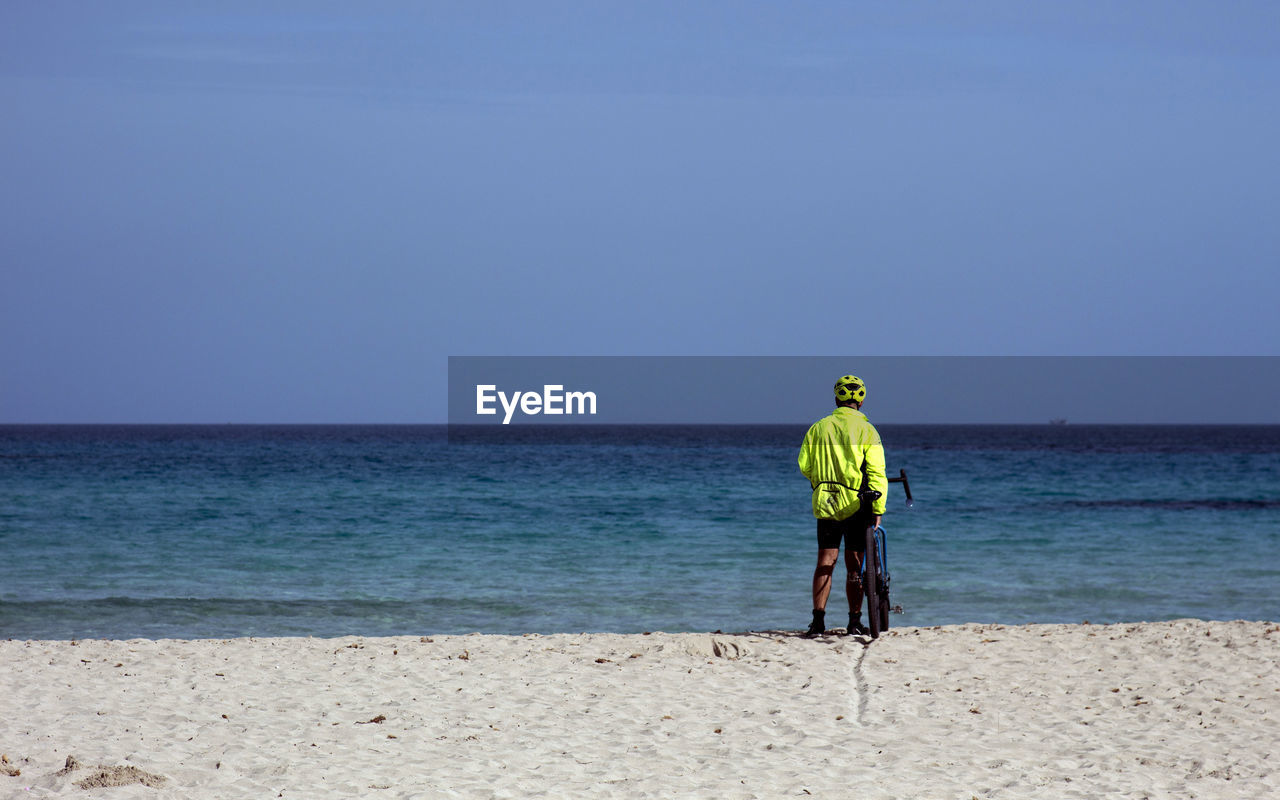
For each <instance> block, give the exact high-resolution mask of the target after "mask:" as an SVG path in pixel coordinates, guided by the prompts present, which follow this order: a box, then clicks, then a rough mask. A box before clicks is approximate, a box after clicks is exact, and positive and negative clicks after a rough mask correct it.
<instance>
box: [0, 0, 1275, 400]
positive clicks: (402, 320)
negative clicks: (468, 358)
mask: <svg viewBox="0 0 1280 800" xmlns="http://www.w3.org/2000/svg"><path fill="white" fill-rule="evenodd" d="M264 8H266V9H268V10H264ZM0 108H3V109H4V112H3V119H2V120H0V145H2V147H0V187H3V188H2V189H0V191H2V192H3V194H2V195H0V197H2V202H3V205H2V206H0V212H2V213H0V272H2V277H0V422H183V421H185V422H224V421H233V422H442V421H444V419H445V413H446V391H445V381H446V368H447V361H446V359H447V356H449V355H485V354H493V355H508V354H528V355H553V354H554V355H608V354H617V355H676V354H721V355H793V354H794V355H846V354H847V355H849V356H850V357H851V358H852V357H856V356H857V355H864V354H874V355H901V354H934V355H974V354H1008V355H1042V354H1087V355H1093V354H1131V355H1133V354H1136V355H1206V354H1208V355H1212V354H1267V355H1274V354H1277V353H1280V344H1278V343H1280V315H1277V313H1276V298H1277V296H1280V277H1278V275H1280V269H1278V268H1280V225H1277V224H1276V221H1275V216H1276V209H1277V208H1280V148H1277V147H1276V144H1275V143H1276V142H1277V141H1280V4H1277V3H1274V2H1259V3H1232V2H1212V3H1210V2H1203V3H1196V2H1189V3H1174V4H1168V3H1155V2H1150V3H1147V2H1132V3H1112V2H1082V3H1060V4H1043V3H1025V2H1009V3H990V2H966V3H951V2H944V3H885V2H879V0H877V1H876V2H865V3H864V2H834V1H827V2H796V3H778V2H761V3H752V2H742V1H740V0H734V1H733V2H695V3H687V2H675V3H657V2H636V3H613V2H606V3H596V2H586V1H585V0H584V1H583V2H577V3H557V2H511V3H493V2H483V1H480V2H456V3H440V2H422V3H408V2H405V3H396V4H385V3H333V4H326V3H320V2H305V3H297V4H285V3H266V4H263V3H257V2H253V3H250V2H238V1H233V2H226V3H218V4H198V5H196V6H191V5H187V4H178V3H171V2H155V3H139V2H112V3H95V2H78V3H63V2H40V3H6V4H3V6H0ZM852 368H854V369H856V359H853V367H852ZM868 379H869V380H870V379H871V378H870V377H869V376H868Z"/></svg>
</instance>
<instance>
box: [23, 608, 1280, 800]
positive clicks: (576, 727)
mask: <svg viewBox="0 0 1280 800" xmlns="http://www.w3.org/2000/svg"><path fill="white" fill-rule="evenodd" d="M0 663H3V665H4V669H3V674H2V675H0V752H3V754H4V756H5V758H7V761H6V762H0V766H3V767H4V768H5V769H3V770H0V797H15V798H16V797H21V798H39V797H80V798H92V797H110V798H119V800H126V799H127V798H156V799H157V800H159V799H160V798H203V797H209V798H267V797H285V798H289V797H294V798H349V797H370V798H416V797H423V798H435V797H499V798H506V797H510V798H526V797H555V798H560V797H588V796H589V797H627V798H631V797H664V798H665V797H708V798H737V797H761V798H775V797H808V796H820V795H821V796H828V797H859V798H893V797H901V798H921V797H927V798H961V800H970V798H974V797H978V798H988V797H990V798H1035V797H1044V798H1072V797H1080V798H1096V797H1103V796H1105V797H1108V798H1117V797H1133V798H1142V797H1152V798H1156V797H1169V798H1192V797H1195V798H1263V797H1280V772H1277V767H1276V766H1275V764H1276V760H1275V759H1274V758H1273V755H1280V625H1276V624H1272V623H1262V622H1200V621H1195V620H1180V621H1175V622H1161V623H1143V624H1130V625H1110V626H1100V625H1032V626H1019V627H1006V626H1000V625H986V626H984V625H965V626H949V627H942V628H927V629H922V628H903V629H898V630H894V631H891V632H890V635H887V636H884V637H882V638H881V639H879V640H877V641H875V642H872V643H870V644H868V643H867V642H866V640H864V639H862V638H860V637H841V636H835V635H831V636H827V637H822V638H819V639H814V640H808V639H803V638H800V637H798V636H797V635H795V634H794V633H786V632H764V633H750V634H736V635H727V634H726V635H722V634H663V633H654V634H652V635H643V636H642V635H625V636H623V635H611V634H591V635H587V634H582V635H555V636H537V635H527V636H482V635H470V636H435V637H429V638H419V637H398V638H376V639H375V638H344V639H237V640H231V641H216V640H205V641H173V640H168V641H149V640H132V641H105V640H85V641H79V642H67V641H31V642H22V641H8V642H0ZM13 773H17V774H13Z"/></svg>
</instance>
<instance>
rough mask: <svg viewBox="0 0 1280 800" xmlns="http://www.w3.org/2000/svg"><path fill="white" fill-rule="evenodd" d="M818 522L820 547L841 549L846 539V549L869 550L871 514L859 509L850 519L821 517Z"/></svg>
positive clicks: (859, 551)
mask: <svg viewBox="0 0 1280 800" xmlns="http://www.w3.org/2000/svg"><path fill="white" fill-rule="evenodd" d="M817 522H818V549H819V550H839V549H840V540H841V539H844V548H845V550H846V551H849V550H852V551H853V552H855V553H865V552H867V528H870V527H871V515H870V514H867V513H866V512H864V511H862V510H861V509H859V511H858V513H856V514H854V515H853V516H852V517H849V518H848V519H841V520H834V519H820V520H818V521H817Z"/></svg>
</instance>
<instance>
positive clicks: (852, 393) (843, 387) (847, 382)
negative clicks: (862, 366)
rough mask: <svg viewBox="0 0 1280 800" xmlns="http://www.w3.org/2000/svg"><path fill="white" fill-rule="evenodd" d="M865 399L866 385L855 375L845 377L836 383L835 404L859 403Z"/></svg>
mask: <svg viewBox="0 0 1280 800" xmlns="http://www.w3.org/2000/svg"><path fill="white" fill-rule="evenodd" d="M866 399H867V384H866V383H864V382H863V380H862V378H859V377H858V376H857V375H845V376H843V377H841V378H840V379H839V380H837V381H836V402H837V403H848V402H850V401H852V402H855V403H861V402H862V401H863V400H866Z"/></svg>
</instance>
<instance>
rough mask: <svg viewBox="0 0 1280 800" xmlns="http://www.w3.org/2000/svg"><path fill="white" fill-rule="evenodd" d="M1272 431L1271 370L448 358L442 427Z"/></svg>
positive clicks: (1277, 366) (870, 359)
mask: <svg viewBox="0 0 1280 800" xmlns="http://www.w3.org/2000/svg"><path fill="white" fill-rule="evenodd" d="M847 374H853V375H857V376H859V377H861V378H862V379H863V380H864V381H865V382H866V385H867V400H866V403H865V404H864V406H863V411H864V412H865V413H866V414H867V416H868V417H869V418H870V419H871V420H872V421H873V422H875V423H877V424H879V423H918V424H944V423H957V424H966V423H968V424H1002V423H1007V424H1048V423H1051V422H1053V423H1068V424H1069V423H1091V424H1276V423H1280V357H1274V356H1229V357H1210V356H1185V357H1184V356H1170V357H1138V356H1133V357H1129V356H1123V357H1093V356H1054V357H1035V356H1019V357H1003V356H978V357H951V356H794V357H792V356H761V357H754V356H451V357H450V358H449V424H450V425H451V426H454V425H465V426H473V425H482V426H502V425H504V424H505V425H507V426H527V425H548V424H551V425H634V424H676V425H679V424H691V425H707V424H728V425H755V424H788V425H790V424H801V423H804V424H807V423H810V422H812V421H813V420H815V419H817V418H818V417H820V416H822V415H824V414H826V413H828V412H830V411H831V409H832V407H833V405H834V402H833V398H832V387H833V386H834V384H835V381H836V379H837V378H839V377H840V376H842V375H847Z"/></svg>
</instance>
